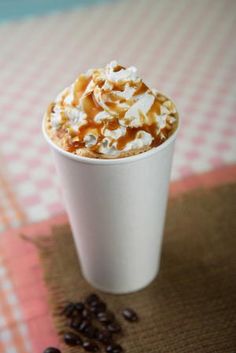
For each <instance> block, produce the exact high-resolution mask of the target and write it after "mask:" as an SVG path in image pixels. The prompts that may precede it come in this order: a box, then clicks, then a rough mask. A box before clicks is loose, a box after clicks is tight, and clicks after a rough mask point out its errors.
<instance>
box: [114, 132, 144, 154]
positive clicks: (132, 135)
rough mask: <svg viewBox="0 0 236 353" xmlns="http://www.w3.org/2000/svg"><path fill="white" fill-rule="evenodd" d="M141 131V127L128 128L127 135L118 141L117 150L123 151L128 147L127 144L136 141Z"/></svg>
mask: <svg viewBox="0 0 236 353" xmlns="http://www.w3.org/2000/svg"><path fill="white" fill-rule="evenodd" d="M139 130H140V128H139V127H128V128H127V130H126V135H124V136H121V137H120V138H119V139H118V140H117V149H118V150H119V151H121V150H123V149H124V148H125V146H126V145H127V143H129V142H131V141H133V140H134V139H135V136H136V134H137V132H138V131H139Z"/></svg>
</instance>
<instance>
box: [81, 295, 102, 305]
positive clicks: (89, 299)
mask: <svg viewBox="0 0 236 353" xmlns="http://www.w3.org/2000/svg"><path fill="white" fill-rule="evenodd" d="M85 301H86V304H88V306H93V305H94V304H96V303H99V302H100V299H99V297H98V295H97V294H94V293H92V294H89V295H88V296H87V298H86V300H85Z"/></svg>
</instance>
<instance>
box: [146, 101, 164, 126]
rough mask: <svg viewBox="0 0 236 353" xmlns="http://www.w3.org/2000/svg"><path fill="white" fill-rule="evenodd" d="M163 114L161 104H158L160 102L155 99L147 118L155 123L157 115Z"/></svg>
mask: <svg viewBox="0 0 236 353" xmlns="http://www.w3.org/2000/svg"><path fill="white" fill-rule="evenodd" d="M160 113H161V104H160V102H158V100H157V99H156V98H155V100H154V102H153V105H152V106H151V109H150V110H149V112H148V114H147V116H148V117H149V118H150V119H151V121H152V122H153V121H154V119H155V115H156V114H160Z"/></svg>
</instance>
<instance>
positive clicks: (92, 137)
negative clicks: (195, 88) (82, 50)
mask: <svg viewBox="0 0 236 353" xmlns="http://www.w3.org/2000/svg"><path fill="white" fill-rule="evenodd" d="M46 116H47V131H48V133H49V134H50V136H51V138H52V139H53V140H54V141H55V142H57V143H58V144H59V145H60V146H61V147H62V148H63V149H65V150H67V151H69V152H72V153H76V154H80V155H84V156H88V157H94V158H118V157H125V156H128V155H132V154H137V153H141V152H144V151H146V150H148V149H150V148H153V147H156V146H158V145H160V144H161V143H163V142H164V141H165V140H166V139H167V138H168V137H169V136H170V135H171V134H172V133H173V131H174V130H175V128H176V126H177V123H178V115H177V112H176V108H175V106H174V104H173V103H172V102H171V101H170V100H169V99H168V98H166V97H165V96H163V95H162V94H160V93H158V92H156V91H155V90H151V89H150V88H148V87H147V86H146V85H145V83H144V82H143V81H142V80H141V78H140V77H139V76H138V74H137V69H136V68H135V67H133V66H131V67H129V68H124V67H122V66H120V65H119V64H118V63H117V62H116V61H112V62H111V63H110V64H108V65H107V66H106V67H105V68H102V69H91V70H88V71H87V72H86V73H85V74H82V75H80V76H79V77H78V78H77V79H76V81H75V82H74V83H73V84H72V85H71V86H69V87H68V88H66V89H65V90H63V92H61V93H60V94H59V95H58V96H57V98H56V99H55V101H54V102H53V103H51V104H50V106H49V108H48V112H47V114H46Z"/></svg>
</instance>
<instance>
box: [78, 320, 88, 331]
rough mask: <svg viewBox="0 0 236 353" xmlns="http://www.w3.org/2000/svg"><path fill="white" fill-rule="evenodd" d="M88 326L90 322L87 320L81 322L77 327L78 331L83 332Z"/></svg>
mask: <svg viewBox="0 0 236 353" xmlns="http://www.w3.org/2000/svg"><path fill="white" fill-rule="evenodd" d="M89 326H90V321H88V320H83V321H82V322H81V324H80V326H79V331H80V332H84V331H85V329H86V328H87V327H89Z"/></svg>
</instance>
